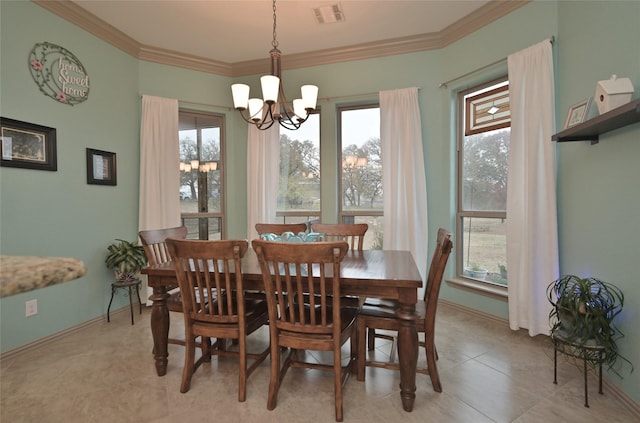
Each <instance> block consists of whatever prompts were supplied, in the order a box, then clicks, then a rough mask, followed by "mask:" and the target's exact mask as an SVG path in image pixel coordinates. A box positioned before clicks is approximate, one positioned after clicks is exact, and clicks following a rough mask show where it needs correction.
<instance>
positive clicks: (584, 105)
mask: <svg viewBox="0 0 640 423" xmlns="http://www.w3.org/2000/svg"><path fill="white" fill-rule="evenodd" d="M590 105H591V97H589V98H585V99H584V100H582V101H579V102H577V103H576V104H574V105H573V106H571V107H569V113H567V118H566V119H565V121H564V129H567V128H571V127H572V126H575V125H577V124H579V123H582V122H584V121H585V119H586V118H587V115H588V114H589V106H590Z"/></svg>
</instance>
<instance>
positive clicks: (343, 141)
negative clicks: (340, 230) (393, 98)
mask: <svg viewBox="0 0 640 423" xmlns="http://www.w3.org/2000/svg"><path fill="white" fill-rule="evenodd" d="M338 126H339V131H338V134H339V145H340V152H341V153H340V154H341V157H340V163H341V166H340V185H341V187H340V194H341V201H340V221H341V222H343V223H367V224H368V225H369V230H368V231H367V234H366V236H365V240H364V243H365V245H364V248H366V249H382V239H383V231H382V215H383V202H382V201H383V195H382V194H383V193H382V156H381V151H380V108H379V106H378V105H377V104H373V105H365V106H350V107H341V108H339V109H338Z"/></svg>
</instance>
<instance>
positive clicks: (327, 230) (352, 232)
mask: <svg viewBox="0 0 640 423" xmlns="http://www.w3.org/2000/svg"><path fill="white" fill-rule="evenodd" d="M368 229H369V225H368V224H366V223H314V224H312V225H311V231H312V232H317V233H321V234H323V235H324V240H325V241H347V243H348V244H349V248H351V249H352V250H357V251H362V249H363V246H364V234H365V233H366V232H367V230H368Z"/></svg>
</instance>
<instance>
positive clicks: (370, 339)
mask: <svg viewBox="0 0 640 423" xmlns="http://www.w3.org/2000/svg"><path fill="white" fill-rule="evenodd" d="M367 345H368V347H369V351H373V349H374V348H375V347H376V330H375V329H369V333H368V334H367Z"/></svg>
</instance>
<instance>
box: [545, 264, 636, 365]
mask: <svg viewBox="0 0 640 423" xmlns="http://www.w3.org/2000/svg"><path fill="white" fill-rule="evenodd" d="M547 298H548V300H549V302H550V303H551V304H552V305H553V309H552V310H551V312H550V313H549V322H550V324H551V335H552V336H557V337H560V338H562V339H563V340H564V341H566V342H569V343H572V344H577V345H587V344H593V343H595V344H596V345H601V346H603V348H604V355H603V356H602V357H600V356H598V355H595V354H594V355H592V356H587V357H586V359H587V362H589V363H590V364H591V365H594V366H595V365H598V364H599V363H600V362H602V363H603V364H605V365H607V366H608V368H609V369H610V370H613V371H614V372H615V373H616V374H618V376H619V373H618V372H617V371H616V370H615V369H614V368H613V366H614V364H615V363H616V362H617V361H618V359H622V360H623V361H625V362H627V363H629V364H630V365H631V362H630V361H629V360H627V359H626V358H624V357H622V356H621V355H620V354H619V353H618V346H617V344H616V340H617V339H619V338H621V337H623V336H624V335H623V333H622V332H621V331H620V330H619V329H618V328H617V327H616V326H615V324H614V318H615V317H616V316H617V315H618V314H620V312H621V311H622V306H623V305H624V294H623V293H622V291H621V290H620V289H619V288H618V287H616V286H615V285H613V284H611V283H609V282H604V281H601V280H599V279H596V278H591V277H589V278H580V277H578V276H575V275H566V276H563V277H561V278H560V279H557V280H555V281H553V282H552V283H551V284H549V286H548V287H547ZM631 371H633V366H631Z"/></svg>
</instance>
